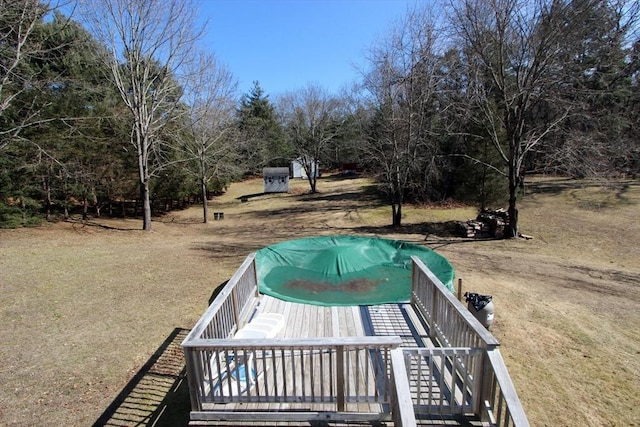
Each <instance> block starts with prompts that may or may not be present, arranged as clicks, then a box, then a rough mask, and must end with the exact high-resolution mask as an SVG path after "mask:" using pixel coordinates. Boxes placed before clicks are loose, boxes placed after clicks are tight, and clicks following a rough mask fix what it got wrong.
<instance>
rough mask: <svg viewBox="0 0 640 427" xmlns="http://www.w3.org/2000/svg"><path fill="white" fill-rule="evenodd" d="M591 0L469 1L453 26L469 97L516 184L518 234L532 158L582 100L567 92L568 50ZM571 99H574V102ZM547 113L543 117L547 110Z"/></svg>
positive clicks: (513, 214) (511, 233) (513, 206)
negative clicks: (519, 205)
mask: <svg viewBox="0 0 640 427" xmlns="http://www.w3.org/2000/svg"><path fill="white" fill-rule="evenodd" d="M593 3H594V1H592V0H581V1H577V2H564V1H552V0H533V1H530V0H526V1H525V0H462V1H460V2H454V3H453V5H452V12H453V13H452V14H451V28H453V29H454V31H456V32H457V36H458V40H459V45H460V46H461V48H462V50H463V52H464V54H465V67H466V76H467V78H468V92H467V95H468V96H469V98H468V100H469V104H470V106H473V107H475V108H476V109H477V111H479V112H480V114H476V115H473V117H475V119H476V120H477V124H478V125H479V126H481V127H483V128H484V130H485V133H486V134H487V135H489V137H490V139H491V143H492V144H493V146H494V147H495V149H496V150H497V152H498V153H499V155H500V157H501V158H502V160H503V162H504V165H505V167H506V171H507V180H508V186H509V208H508V213H509V226H508V230H507V231H506V232H505V233H506V236H505V237H516V236H517V235H518V208H517V198H518V197H517V196H518V188H519V186H520V185H522V183H523V182H524V174H525V160H526V158H527V156H528V155H530V154H531V153H532V152H533V150H535V149H536V148H538V147H539V146H541V145H542V144H543V143H544V142H545V140H546V138H547V137H548V135H549V134H550V133H551V132H552V131H554V130H555V129H557V128H558V126H559V125H560V124H561V123H562V122H563V121H564V120H565V119H566V118H567V117H569V116H570V115H571V114H572V112H573V111H574V110H575V109H576V108H577V107H579V106H580V100H579V99H574V100H570V99H569V98H568V97H563V96H561V94H562V93H566V91H567V90H568V89H569V88H570V81H568V79H569V78H570V77H568V76H567V75H566V74H565V72H564V71H565V69H566V68H565V67H564V66H563V61H562V59H563V55H564V53H565V52H566V51H567V47H568V46H569V45H570V44H571V43H572V41H573V39H575V35H576V33H577V32H578V31H577V30H578V29H577V28H576V25H577V23H578V22H580V21H582V20H581V19H579V17H580V15H581V14H582V13H584V11H586V10H587V9H588V8H589V7H591V5H592V4H593ZM568 101H571V102H568ZM541 114H544V117H541Z"/></svg>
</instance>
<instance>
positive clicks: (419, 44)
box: [363, 8, 443, 226]
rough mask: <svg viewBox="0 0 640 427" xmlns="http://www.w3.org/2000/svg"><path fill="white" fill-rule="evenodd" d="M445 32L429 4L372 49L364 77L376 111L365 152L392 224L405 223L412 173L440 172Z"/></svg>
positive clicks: (410, 16) (372, 107) (414, 13)
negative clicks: (438, 130) (437, 135)
mask: <svg viewBox="0 0 640 427" xmlns="http://www.w3.org/2000/svg"><path fill="white" fill-rule="evenodd" d="M439 35H440V32H439V30H438V28H437V24H436V20H435V18H434V16H433V15H432V14H431V11H430V10H429V9H427V8H425V9H416V10H414V11H412V12H410V13H409V14H408V15H407V16H406V18H405V20H404V21H402V22H400V23H399V24H398V25H396V26H395V27H394V28H393V29H392V31H391V33H390V35H389V37H388V38H387V39H386V40H384V41H383V42H382V43H381V44H379V45H378V46H375V47H374V48H373V49H372V51H371V54H370V57H369V62H370V70H369V71H368V72H367V73H366V74H365V76H364V84H363V86H364V89H365V90H366V91H367V92H368V93H369V98H370V104H371V109H372V110H373V111H374V114H373V117H371V121H372V129H371V131H370V132H369V139H368V141H367V142H366V143H365V144H364V149H365V153H364V156H365V157H367V158H369V159H370V161H371V163H372V167H374V168H376V169H377V170H378V171H379V174H380V175H381V179H380V181H381V182H382V188H383V191H384V192H385V193H386V194H387V195H388V197H389V201H390V204H391V209H392V224H393V225H394V226H399V225H401V224H402V206H403V204H404V201H405V194H406V192H407V190H408V189H409V187H410V186H412V185H413V184H414V181H412V177H415V176H416V175H420V174H421V172H423V171H429V172H432V173H437V168H436V167H434V162H435V161H436V159H437V144H436V142H435V138H434V136H435V133H436V125H437V115H438V112H439V109H440V108H441V107H442V106H439V105H438V102H437V101H438V88H439V86H440V83H441V80H442V78H443V77H442V67H441V65H442V59H441V55H439V54H438V51H439V49H440V38H439Z"/></svg>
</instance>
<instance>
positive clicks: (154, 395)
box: [93, 328, 191, 427]
mask: <svg viewBox="0 0 640 427" xmlns="http://www.w3.org/2000/svg"><path fill="white" fill-rule="evenodd" d="M188 333H189V330H188V329H183V328H176V329H174V330H173V332H171V333H170V334H169V336H168V337H167V338H166V339H165V340H164V342H163V343H162V344H161V345H160V347H158V349H157V350H156V351H155V353H154V354H153V355H152V356H151V357H150V358H149V360H148V361H147V363H145V364H144V366H142V368H140V370H139V371H138V373H137V374H136V375H135V376H134V377H133V378H132V379H131V381H129V383H128V384H127V385H126V386H125V387H124V388H123V389H122V391H121V392H120V393H119V394H118V396H116V398H115V399H114V400H113V402H111V404H110V405H109V406H108V407H107V409H105V411H104V412H103V413H102V415H100V417H99V418H98V419H97V421H96V422H95V423H94V424H93V426H94V427H102V426H122V425H137V426H166V427H169V426H186V425H188V424H189V411H190V410H191V404H190V400H189V386H188V385H187V376H186V373H185V363H184V353H183V352H182V347H180V343H182V341H183V340H184V338H185V337H186V336H187V334H188Z"/></svg>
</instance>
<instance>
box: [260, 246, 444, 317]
mask: <svg viewBox="0 0 640 427" xmlns="http://www.w3.org/2000/svg"><path fill="white" fill-rule="evenodd" d="M412 255H416V256H417V257H418V258H420V259H421V260H422V261H423V262H424V263H425V264H426V265H427V267H429V269H430V270H431V271H432V272H433V273H434V274H435V275H436V276H437V277H438V278H439V279H440V280H441V281H442V283H444V284H445V286H447V287H448V288H449V289H450V290H451V291H452V292H453V284H452V282H453V277H454V273H453V267H452V266H451V264H449V261H447V260H446V258H444V257H443V256H441V255H438V254H437V253H435V252H433V251H432V250H431V249H428V248H425V247H422V246H418V245H413V244H410V243H406V242H402V241H399V240H387V239H378V238H369V237H359V236H334V237H312V238H306V239H298V240H289V241H286V242H282V243H278V244H275V245H271V246H267V247H266V248H263V249H260V250H259V251H258V252H257V253H256V265H257V275H258V286H259V290H260V292H262V293H264V294H267V295H271V296H274V297H276V298H280V299H283V300H285V301H293V302H302V303H306V304H316V305H324V306H331V305H374V304H385V303H395V302H407V301H409V300H410V299H411V256H412Z"/></svg>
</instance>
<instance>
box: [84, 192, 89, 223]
mask: <svg viewBox="0 0 640 427" xmlns="http://www.w3.org/2000/svg"><path fill="white" fill-rule="evenodd" d="M88 218H89V199H88V198H87V197H86V196H85V197H83V198H82V220H83V221H86V220H87V219H88Z"/></svg>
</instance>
